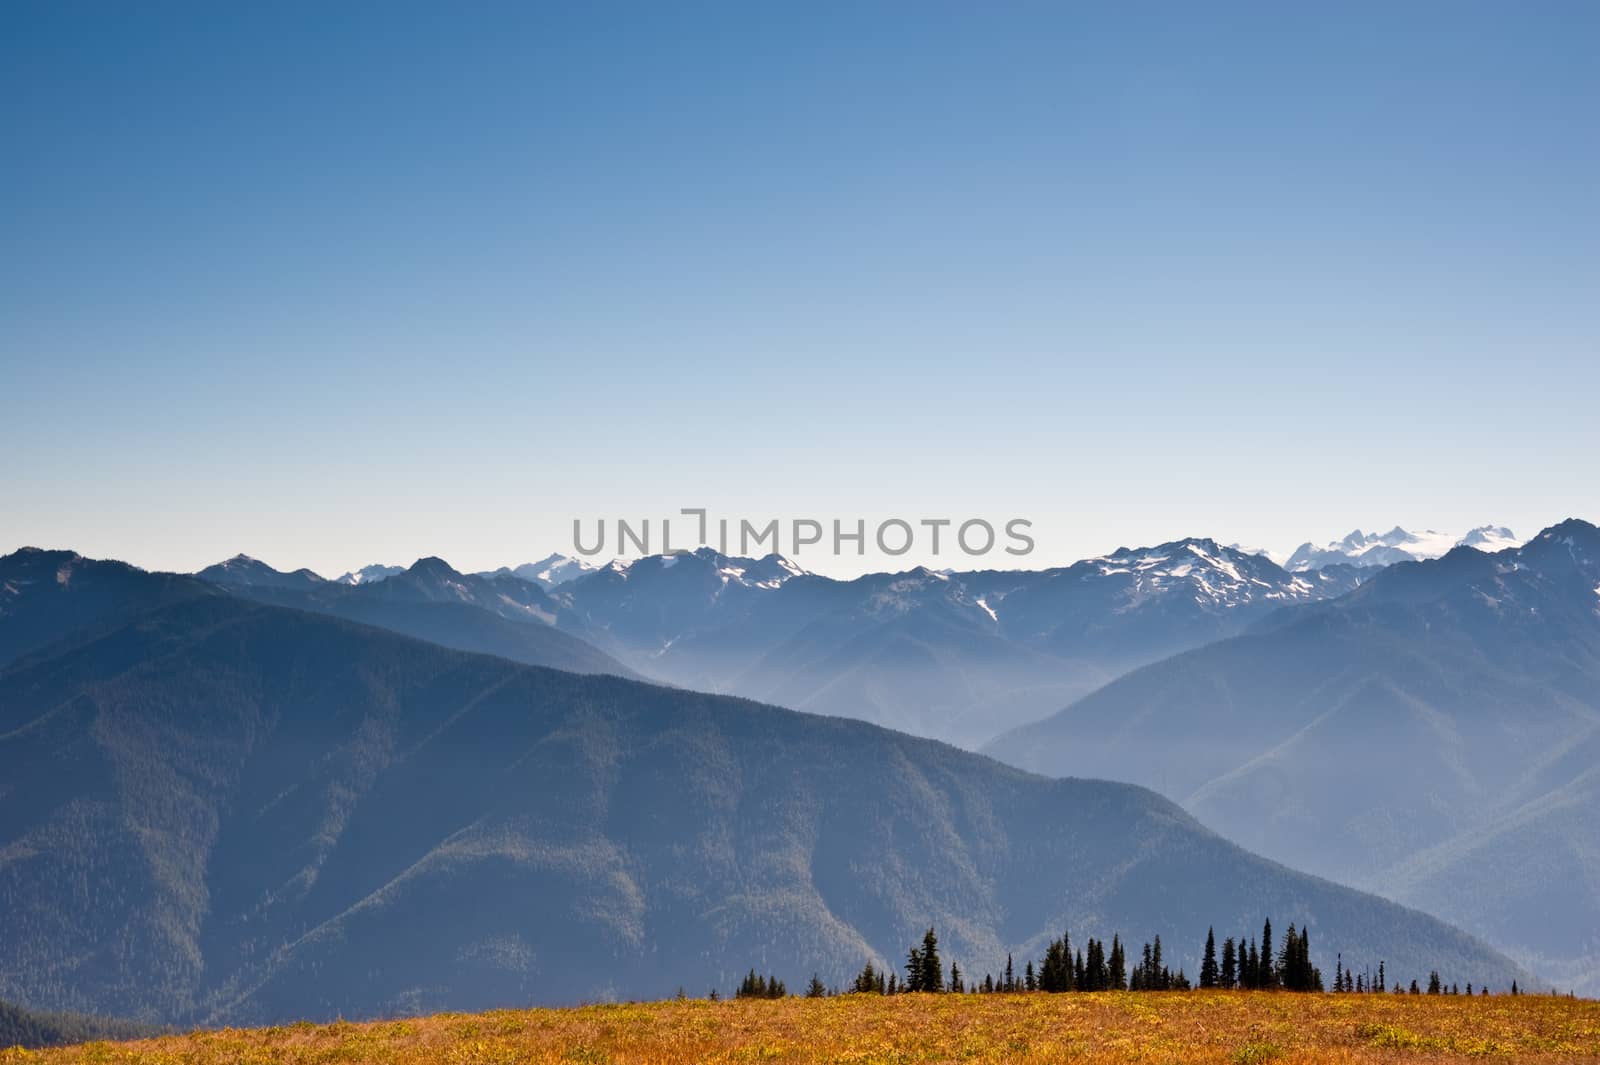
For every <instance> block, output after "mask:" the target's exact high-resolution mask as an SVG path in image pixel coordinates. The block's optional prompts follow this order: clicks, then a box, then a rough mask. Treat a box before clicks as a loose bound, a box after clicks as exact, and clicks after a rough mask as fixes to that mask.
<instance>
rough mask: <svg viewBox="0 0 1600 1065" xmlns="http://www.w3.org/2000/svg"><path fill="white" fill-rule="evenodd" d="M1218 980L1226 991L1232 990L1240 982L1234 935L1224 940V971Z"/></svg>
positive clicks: (1219, 974)
mask: <svg viewBox="0 0 1600 1065" xmlns="http://www.w3.org/2000/svg"><path fill="white" fill-rule="evenodd" d="M1218 980H1219V982H1220V983H1221V984H1222V988H1223V990H1225V991H1232V990H1233V989H1234V988H1235V987H1236V986H1238V983H1239V962H1238V959H1237V958H1236V957H1235V956H1234V953H1233V937H1232V936H1229V937H1228V938H1227V939H1224V940H1223V941H1222V971H1221V972H1220V973H1218Z"/></svg>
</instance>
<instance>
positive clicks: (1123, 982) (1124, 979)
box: [1111, 934, 1128, 991]
mask: <svg viewBox="0 0 1600 1065" xmlns="http://www.w3.org/2000/svg"><path fill="white" fill-rule="evenodd" d="M1127 989H1128V959H1127V957H1126V955H1125V954H1124V952H1123V950H1122V939H1121V938H1120V937H1119V936H1117V935H1115V934H1113V935H1112V936H1111V990H1113V991H1126V990H1127Z"/></svg>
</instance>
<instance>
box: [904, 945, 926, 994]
mask: <svg viewBox="0 0 1600 1065" xmlns="http://www.w3.org/2000/svg"><path fill="white" fill-rule="evenodd" d="M900 986H901V988H902V989H904V990H906V991H921V990H922V951H921V950H920V949H918V948H917V947H912V948H911V950H910V951H909V952H908V953H907V954H906V979H905V983H903V984H901V985H900Z"/></svg>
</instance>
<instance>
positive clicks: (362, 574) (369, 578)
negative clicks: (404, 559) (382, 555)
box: [337, 562, 406, 584]
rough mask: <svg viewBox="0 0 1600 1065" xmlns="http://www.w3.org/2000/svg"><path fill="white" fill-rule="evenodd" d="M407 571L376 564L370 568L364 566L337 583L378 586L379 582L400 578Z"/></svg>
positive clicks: (398, 567)
mask: <svg viewBox="0 0 1600 1065" xmlns="http://www.w3.org/2000/svg"><path fill="white" fill-rule="evenodd" d="M405 571H406V570H405V567H404V566H385V565H382V564H381V563H376V562H375V563H373V564H372V565H370V566H362V567H361V568H360V569H357V570H351V571H350V572H349V573H346V574H345V575H344V576H342V577H339V578H337V582H338V583H339V584H376V583H377V582H378V581H385V580H388V579H389V578H390V577H398V576H400V574H402V573H404V572H405Z"/></svg>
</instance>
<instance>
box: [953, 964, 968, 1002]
mask: <svg viewBox="0 0 1600 1065" xmlns="http://www.w3.org/2000/svg"><path fill="white" fill-rule="evenodd" d="M966 989H967V986H966V985H965V984H963V983H962V982H961V966H959V965H957V964H956V963H955V962H951V963H950V990H951V991H952V992H954V993H955V994H957V995H959V994H961V993H962V992H964V991H966Z"/></svg>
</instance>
